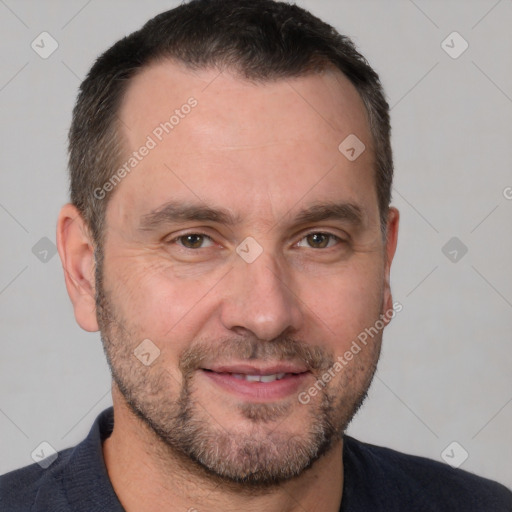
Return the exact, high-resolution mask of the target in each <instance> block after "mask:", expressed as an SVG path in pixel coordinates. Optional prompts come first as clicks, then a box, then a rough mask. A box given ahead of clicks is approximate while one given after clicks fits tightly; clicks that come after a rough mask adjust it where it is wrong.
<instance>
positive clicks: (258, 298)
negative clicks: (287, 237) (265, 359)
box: [221, 251, 303, 341]
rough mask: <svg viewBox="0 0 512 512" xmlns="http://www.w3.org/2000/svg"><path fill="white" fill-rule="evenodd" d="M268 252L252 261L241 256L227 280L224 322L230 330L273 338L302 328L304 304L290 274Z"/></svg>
mask: <svg viewBox="0 0 512 512" xmlns="http://www.w3.org/2000/svg"><path fill="white" fill-rule="evenodd" d="M281 267H282V265H281V266H280V265H278V263H277V262H276V260H275V259H274V258H273V257H272V255H271V254H269V253H268V252H266V251H264V252H263V253H262V254H261V255H260V256H259V257H258V258H257V259H256V260H255V261H253V262H252V263H246V262H245V261H243V260H242V259H241V258H239V259H238V260H237V261H236V262H235V264H234V268H233V269H232V270H231V272H229V274H228V276H226V277H228V282H227V283H225V286H226V288H225V291H226V295H225V300H224V301H223V304H222V311H221V321H222V323H223V325H224V327H225V328H226V329H229V330H232V331H235V332H237V334H247V333H246V332H245V333H244V331H250V332H251V333H252V335H253V336H255V337H257V338H258V339H260V340H265V341H270V340H272V339H275V338H277V337H279V336H284V335H285V334H291V333H293V332H295V331H297V330H299V329H300V327H301V325H302V320H303V313H302V309H301V303H300V300H299V298H298V296H297V295H296V293H294V290H293V284H292V282H291V280H290V277H289V275H287V273H286V272H285V271H284V270H283V269H282V268H281Z"/></svg>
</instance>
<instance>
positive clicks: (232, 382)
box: [201, 363, 311, 402]
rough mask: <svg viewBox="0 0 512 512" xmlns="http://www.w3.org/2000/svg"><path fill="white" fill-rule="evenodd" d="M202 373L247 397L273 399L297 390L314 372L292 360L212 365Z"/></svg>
mask: <svg viewBox="0 0 512 512" xmlns="http://www.w3.org/2000/svg"><path fill="white" fill-rule="evenodd" d="M201 373H202V374H203V375H204V377H205V378H206V379H208V380H209V381H210V382H213V383H214V384H215V386H217V387H220V388H222V389H223V390H225V391H228V392H230V393H231V394H234V395H237V396H238V398H242V399H243V400H244V401H252V402H272V401H276V400H281V399H284V398H287V397H289V396H291V395H293V394H296V393H297V392H298V390H299V389H300V387H301V386H302V385H303V382H304V380H305V379H307V378H308V377H309V376H310V375H311V372H310V371H309V370H308V369H307V368H306V367H304V366H301V365H297V364H293V363H277V364H274V365H248V364H238V365H222V366H221V365H212V366H209V367H204V368H201Z"/></svg>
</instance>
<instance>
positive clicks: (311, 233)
mask: <svg viewBox="0 0 512 512" xmlns="http://www.w3.org/2000/svg"><path fill="white" fill-rule="evenodd" d="M191 235H198V236H202V237H204V238H206V239H208V240H209V241H211V242H213V238H212V237H211V236H209V235H207V234H206V233H200V232H190V233H185V234H183V235H180V236H177V237H175V238H173V239H172V240H169V242H168V243H169V244H175V243H177V242H178V241H179V240H181V239H182V238H185V237H187V236H191ZM311 235H324V236H328V237H329V238H330V240H334V241H336V242H337V244H338V243H342V244H344V243H347V241H346V240H343V239H342V238H340V237H339V236H337V235H334V234H332V233H328V232H325V231H311V232H310V233H306V234H305V235H304V236H303V237H302V238H301V239H300V240H299V242H301V241H302V240H304V239H305V238H307V237H308V236H311ZM337 244H334V245H337ZM177 245H179V246H180V247H181V248H183V249H186V250H189V251H198V250H199V249H207V247H198V248H196V249H193V248H191V247H185V246H184V245H183V244H177ZM334 245H331V246H329V247H325V248H323V247H320V248H315V247H309V248H310V249H316V250H327V249H331V248H332V247H334Z"/></svg>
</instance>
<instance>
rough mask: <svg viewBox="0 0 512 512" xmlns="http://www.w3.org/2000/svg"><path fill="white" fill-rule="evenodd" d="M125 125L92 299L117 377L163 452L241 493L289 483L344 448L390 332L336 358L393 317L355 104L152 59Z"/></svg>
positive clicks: (340, 88)
mask: <svg viewBox="0 0 512 512" xmlns="http://www.w3.org/2000/svg"><path fill="white" fill-rule="evenodd" d="M185 105H188V107H185ZM173 115H174V118H171V116H173ZM119 117H120V118H121V120H122V125H123V127H124V128H123V136H124V139H125V155H124V157H125V158H124V161H123V163H125V162H126V163H128V167H125V169H127V168H129V169H130V170H129V172H126V173H121V174H123V179H122V180H121V182H120V183H118V184H116V190H115V191H114V193H113V195H112V198H111V199H110V202H109V205H108V208H107V217H106V221H107V222H106V225H107V231H106V236H105V243H104V247H103V250H104V261H103V264H102V268H101V269H98V277H99V279H98V282H97V290H96V292H97V306H98V308H97V316H98V323H99V325H100V329H101V332H102V339H103V342H104V345H105V350H106V353H107V356H108V359H109V364H110V366H111V369H112V373H113V377H114V381H115V383H116V385H117V387H118V388H119V390H120V391H121V394H122V396H123V399H124V400H125V402H126V404H127V405H128V406H129V408H130V409H131V410H132V411H133V412H134V413H135V414H136V415H137V417H138V418H139V419H140V420H142V422H143V424H144V425H145V426H147V427H149V432H151V433H152V435H153V436H156V438H157V439H158V444H159V449H160V450H161V453H162V456H164V454H169V453H171V454H172V455H173V456H175V457H176V458H179V459H180V460H184V461H186V462H187V463H189V464H190V466H191V467H193V468H196V469H198V470H201V471H206V472H209V473H211V474H214V475H216V476H217V477H220V478H223V479H226V480H229V481H231V482H239V481H244V482H245V484H254V485H260V486H261V485H263V486H264V485H272V484H275V483H277V482H280V481H282V480H285V479H289V478H292V477H294V476H297V475H299V474H300V473H301V472H303V471H304V470H305V469H306V468H308V467H309V466H311V464H312V463H313V462H314V461H315V460H316V459H318V458H319V457H321V456H322V455H323V454H325V453H327V452H329V450H330V449H331V448H333V446H335V445H337V444H338V443H339V440H340V436H341V434H342V433H343V431H344V429H345V428H346V426H347V424H348V423H349V421H350V419H351V418H352V416H353V414H354V413H355V411H356V409H357V408H358V406H359V405H360V404H361V402H362V400H363V399H364V397H365V394H366V391H367V389H368V386H369V385H370V382H371V379H372V376H373V372H374V370H375V365H376V363H377V360H378V356H379V351H380V343H381V332H379V333H378V334H377V335H375V336H374V337H373V338H372V339H370V340H369V342H368V343H367V344H366V345H365V346H363V348H362V350H360V351H359V352H358V353H357V354H356V355H354V357H353V359H352V360H351V361H350V362H349V363H348V364H345V365H343V367H342V368H341V369H339V367H338V366H335V362H336V361H339V360H340V359H339V358H343V357H344V356H343V355H344V354H345V353H346V352H347V351H348V350H349V349H350V347H351V344H352V343H353V341H354V340H356V339H357V337H358V335H359V334H360V333H361V332H362V331H364V329H365V328H368V327H370V326H373V325H374V324H375V323H376V321H378V320H379V318H380V315H381V314H382V313H383V312H384V311H385V310H387V309H389V308H390V307H391V297H390V293H389V286H388V273H389V263H390V259H391V258H392V249H390V244H389V243H388V245H387V246H386V243H385V240H384V239H383V237H382V234H381V229H380V218H379V211H378V203H377V195H376V188H375V178H374V171H373V152H372V148H371V137H370V132H369V127H368V123H367V120H366V116H365V110H364V107H363V104H362V101H361V100H360V98H359V96H358V94H357V92H356V91H355V89H354V88H353V86H352V85H351V84H350V83H349V82H348V80H347V79H345V78H344V77H343V76H342V75H341V74H340V73H337V72H326V73H324V74H316V75H310V76H306V77H301V78H296V79H290V80H280V81H275V82H269V83H264V84H254V83H249V82H246V81H243V80H241V79H239V78H237V77H235V76H233V75H232V74H230V73H228V72H223V73H221V74H219V72H218V71H200V72H194V73H192V72H191V71H186V70H184V69H183V68H181V67H179V66H177V65H176V64H174V63H171V62H160V63H158V64H155V65H153V66H151V67H149V68H147V69H146V70H144V71H143V72H142V73H140V74H139V75H138V76H137V77H135V78H134V79H133V81H132V83H131V85H130V87H129V89H128V92H127V95H126V97H125V98H124V101H123V104H122V107H121V109H120V112H119ZM166 122H168V124H167V125H166V124H165V123H166ZM351 134H355V135H356V136H357V137H358V138H359V139H360V140H361V141H362V142H363V143H364V144H365V146H366V149H365V150H364V151H363V152H362V153H361V154H360V156H359V157H358V158H356V159H355V160H354V159H353V158H352V159H349V158H347V157H346V156H345V155H344V154H343V153H342V152H340V150H339V149H338V146H339V145H340V143H341V142H342V141H343V140H344V139H345V138H346V137H347V136H349V135H351ZM142 146H145V147H146V148H148V149H147V151H145V150H142V149H140V148H141V147H142ZM134 151H135V152H137V153H136V155H134V154H133V152H134ZM349 155H350V156H352V155H351V154H350V153H349ZM130 158H135V160H129V159H130ZM120 167H121V166H120ZM124 174H126V176H124ZM386 255H387V256H388V257H386ZM144 340H145V341H144ZM141 343H142V344H141ZM141 353H142V355H141ZM137 354H138V355H139V358H138V357H137V356H136V355H137ZM326 372H328V373H330V375H331V377H330V378H329V379H328V382H325V378H323V379H322V376H325V375H326ZM319 379H320V380H321V381H322V382H323V385H318V382H319ZM315 386H316V387H315ZM313 388H314V389H316V392H312V393H310V392H309V390H310V389H313ZM305 394H307V396H308V400H304V397H305V396H306V395H305ZM301 396H302V398H303V399H302V400H300V399H299V398H300V397H301ZM306 401H307V403H306Z"/></svg>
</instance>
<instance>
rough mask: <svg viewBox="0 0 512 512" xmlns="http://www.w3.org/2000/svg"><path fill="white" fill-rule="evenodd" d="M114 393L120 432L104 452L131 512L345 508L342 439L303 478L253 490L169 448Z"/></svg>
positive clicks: (118, 491) (332, 511)
mask: <svg viewBox="0 0 512 512" xmlns="http://www.w3.org/2000/svg"><path fill="white" fill-rule="evenodd" d="M112 395H113V399H114V411H115V421H114V430H113V432H112V434H111V436H110V437H109V438H107V439H106V440H105V441H104V443H103V456H104V459H105V465H106V468H107V471H108V475H109V478H110V481H111V483H112V486H113V488H114V491H115V492H116V494H117V496H118V498H119V500H120V502H121V504H122V505H123V507H124V509H125V510H126V512H134V511H137V512H150V511H151V512H153V511H157V510H158V511H162V512H166V511H174V510H187V511H193V510H197V511H200V512H209V511H214V510H224V511H226V512H228V511H231V510H247V511H249V512H250V511H253V510H254V511H256V510H266V511H267V512H274V511H275V512H293V511H299V510H300V511H303V510H308V511H311V512H314V511H322V512H338V511H339V508H340V503H341V495H342V489H343V462H342V452H343V443H342V441H341V440H340V441H339V442H338V443H337V444H336V445H334V447H333V448H332V449H331V450H330V451H329V452H328V453H327V454H326V455H324V456H323V457H321V458H320V459H319V460H317V461H316V462H315V463H314V464H313V465H312V466H311V467H310V468H309V469H308V470H306V471H304V472H303V473H302V474H301V475H300V476H298V477H296V478H294V479H291V480H289V481H287V482H284V483H282V484H280V485H279V486H275V487H270V488H265V489H250V490H248V489H247V488H243V486H235V485H229V484H226V483H224V482H221V481H220V480H217V479H215V477H213V476H209V475H208V474H207V473H206V472H204V473H203V472H201V471H199V470H198V469H197V468H196V467H195V464H194V463H193V462H192V461H188V463H187V461H186V460H184V459H183V457H180V456H178V455H177V454H175V453H173V452H172V451H171V450H170V449H169V448H168V447H167V446H165V447H162V446H161V445H162V444H163V443H162V441H161V440H160V439H159V438H158V437H157V436H156V434H154V432H152V431H150V429H149V428H148V427H147V426H146V425H145V424H144V423H143V422H142V420H140V419H139V418H138V417H136V416H135V415H134V414H133V413H132V411H131V410H130V409H129V408H128V406H127V404H126V403H125V402H124V400H123V399H122V398H121V397H120V395H119V394H118V393H116V390H115V386H114V388H113V393H112ZM162 453H165V454H166V457H162Z"/></svg>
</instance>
